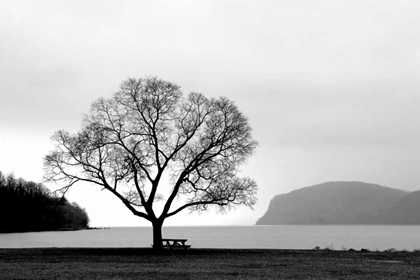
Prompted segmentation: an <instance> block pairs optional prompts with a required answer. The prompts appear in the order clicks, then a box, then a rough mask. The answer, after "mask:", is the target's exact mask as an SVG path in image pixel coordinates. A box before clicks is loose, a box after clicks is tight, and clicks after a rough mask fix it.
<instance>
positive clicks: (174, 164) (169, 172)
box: [44, 77, 257, 249]
mask: <svg viewBox="0 0 420 280" xmlns="http://www.w3.org/2000/svg"><path fill="white" fill-rule="evenodd" d="M52 139H53V142H54V143H55V147H56V148H55V150H54V151H53V152H51V153H50V154H49V155H47V156H46V157H45V160H44V167H45V170H46V172H45V179H46V181H50V182H51V181H54V182H61V183H62V182H64V185H65V187H64V188H63V189H62V191H63V192H65V191H67V190H68V188H69V187H71V186H72V185H74V184H75V183H77V182H80V181H85V182H91V183H94V184H97V185H100V186H101V187H102V188H104V189H106V190H108V191H110V192H111V193H113V194H114V195H115V196H116V197H118V198H119V199H120V200H121V201H122V202H123V203H124V205H125V206H126V207H127V208H128V209H129V210H130V211H131V212H132V213H133V214H134V215H136V216H139V217H141V218H144V219H146V220H148V221H150V222H151V223H152V225H153V244H154V247H155V248H157V249H160V248H161V247H162V225H163V222H164V220H165V219H166V218H168V217H171V216H173V215H175V214H177V213H179V212H180V211H182V210H184V209H189V210H190V211H205V210H207V209H208V207H209V206H212V205H213V206H216V207H217V208H218V210H220V211H225V210H226V209H230V208H232V207H234V206H237V205H241V204H242V205H246V206H249V207H251V208H252V206H253V205H254V204H255V202H256V192H257V185H256V183H255V181H253V180H252V179H250V178H239V177H238V176H237V173H238V171H239V170H238V168H239V166H241V165H242V164H243V163H244V162H245V161H246V159H247V158H248V157H249V156H250V155H251V154H252V153H253V151H254V150H255V148H256V146H257V142H256V141H254V140H253V139H252V137H251V128H250V126H249V124H248V120H247V118H246V117H245V116H243V115H242V113H241V112H239V111H238V109H237V107H236V106H235V104H234V103H233V102H231V101H229V100H228V99H226V98H223V97H222V98H219V99H208V98H206V97H205V96H203V95H202V94H199V93H190V94H189V95H188V96H187V97H183V95H182V92H181V91H180V88H179V87H178V86H176V85H174V84H172V83H169V82H166V81H163V80H160V79H157V78H155V77H152V78H144V79H133V78H129V79H128V80H126V81H124V82H123V83H122V85H121V87H120V90H119V91H118V92H117V93H116V94H115V95H114V96H113V98H111V99H99V100H97V101H96V102H94V103H93V104H92V107H91V110H90V113H89V114H88V115H86V116H85V117H84V120H83V125H82V129H81V131H80V132H79V133H77V134H75V135H72V134H69V133H68V132H65V131H63V130H60V131H57V132H56V133H55V134H54V136H53V137H52ZM165 191H166V192H165ZM159 205H160V206H159Z"/></svg>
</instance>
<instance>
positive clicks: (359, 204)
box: [257, 182, 420, 225]
mask: <svg viewBox="0 0 420 280" xmlns="http://www.w3.org/2000/svg"><path fill="white" fill-rule="evenodd" d="M419 214H420V191H419V192H413V193H409V192H406V191H402V190H397V189H392V188H388V187H383V186H379V185H375V184H368V183H363V182H327V183H323V184H319V185H314V186H310V187H305V188H302V189H298V190H295V191H292V192H290V193H287V194H281V195H277V196H275V197H274V198H273V199H272V200H271V202H270V205H269V207H268V210H267V212H266V213H265V214H264V216H263V217H261V218H260V219H259V220H258V221H257V225H280V224H420V217H419V216H420V215H419Z"/></svg>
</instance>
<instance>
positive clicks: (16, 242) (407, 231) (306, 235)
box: [0, 225, 420, 250]
mask: <svg viewBox="0 0 420 280" xmlns="http://www.w3.org/2000/svg"><path fill="white" fill-rule="evenodd" d="M163 237H164V238H165V237H166V238H187V239H188V242H187V243H188V244H191V245H192V246H193V247H195V248H270V249H313V248H314V247H315V246H319V247H321V248H325V247H329V248H331V249H335V250H341V249H344V248H345V249H349V248H354V249H356V250H360V249H361V248H368V249H370V250H385V249H390V248H395V249H398V250H404V249H405V250H414V249H420V226H354V225H347V226H341V225H340V226H312V225H311V226H303V225H302V226H296V225H287V226H283V225H282V226H229V227H224V226H217V227H210V226H209V227H164V228H163ZM151 244H152V228H150V227H115V228H110V229H100V230H81V231H67V232H31V233H6V234H0V248H36V247H150V245H151Z"/></svg>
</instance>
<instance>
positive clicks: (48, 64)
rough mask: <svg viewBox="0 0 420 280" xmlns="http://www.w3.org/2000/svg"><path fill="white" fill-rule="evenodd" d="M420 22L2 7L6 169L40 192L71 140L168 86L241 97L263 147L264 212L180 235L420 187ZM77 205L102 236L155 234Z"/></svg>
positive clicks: (80, 5) (342, 5) (130, 7)
mask: <svg viewBox="0 0 420 280" xmlns="http://www.w3.org/2000/svg"><path fill="white" fill-rule="evenodd" d="M419 15H420V2H419V1H404V0H395V1H386V0H377V1H373V0H360V1H351V0H330V1H326V0H325V1H324V0H311V1H310V0H307V1H304V0H278V1H268V0H266V1H264V0H263V1H262V0H259V1H243V0H240V1H239V0H238V1H210V0H209V1H197V0H192V1H121V0H119V1H104V0H102V1H92V0H90V1H87V0H83V1H76V0H74V1H56V0H51V1H46V0H37V1H30V0H28V1H19V0H10V1H9V0H2V1H0V38H1V43H0V170H1V171H2V172H3V173H10V172H13V173H14V174H15V175H16V176H17V177H23V178H24V179H26V180H32V181H36V182H40V181H41V180H42V175H43V168H42V161H43V157H44V156H45V155H46V154H47V153H48V151H50V150H51V149H52V145H51V141H50V137H51V136H52V134H53V133H54V132H55V131H56V130H59V129H65V130H68V131H71V132H77V131H78V130H79V128H80V125H81V120H82V115H83V114H84V113H88V111H89V106H90V104H91V103H92V102H93V101H95V100H96V99H97V98H99V97H106V98H107V97H111V96H112V94H113V93H114V92H115V91H117V90H118V87H119V84H120V83H121V82H122V81H123V80H124V79H126V78H127V77H145V76H157V77H159V78H161V79H164V80H167V81H170V82H173V83H176V84H178V85H179V86H181V87H182V89H183V90H184V92H185V94H187V93H189V92H191V91H196V92H201V93H203V94H204V95H206V96H209V97H211V96H215V97H218V96H226V97H228V98H229V99H231V100H234V101H235V102H236V104H237V106H238V108H239V109H240V110H241V111H242V112H243V113H244V114H245V115H246V116H248V117H249V121H250V123H251V126H252V127H253V137H254V138H255V139H256V140H258V142H259V144H260V145H259V148H258V150H257V153H256V154H255V155H254V156H253V157H252V158H250V160H249V162H248V163H247V165H246V166H244V167H243V169H242V170H243V173H244V174H246V176H249V177H252V178H254V179H255V180H256V181H257V183H258V185H259V188H260V190H259V194H258V198H259V202H258V204H257V205H256V207H255V210H254V211H252V210H249V209H247V208H238V209H237V210H236V211H234V212H230V213H229V214H228V215H224V216H220V215H216V214H215V213H213V212H210V213H208V214H203V215H197V214H194V215H187V213H184V214H179V215H177V217H171V218H169V219H168V220H167V222H166V223H165V225H215V224H223V225H226V224H244V225H251V224H254V223H255V221H256V220H257V219H258V218H259V217H260V216H262V215H263V214H264V212H265V211H266V209H267V207H268V204H269V201H270V199H271V198H272V197H273V196H274V195H276V194H281V193H286V192H289V191H291V190H294V189H298V188H301V187H305V186H309V185H314V184H318V183H322V182H326V181H338V180H343V181H353V180H356V181H364V182H368V183H376V184H380V185H384V186H388V187H393V188H398V189H405V190H420V172H419V168H420V16H419ZM47 186H49V187H50V188H52V189H53V188H54V186H52V185H47ZM68 198H69V200H71V201H76V202H77V203H79V204H80V205H81V206H82V207H85V208H86V209H87V211H88V213H89V215H90V218H91V225H92V226H140V225H148V223H147V221H143V220H141V219H140V218H137V217H134V216H133V215H132V214H131V212H129V211H128V210H126V209H125V208H124V206H122V205H121V202H120V201H119V200H118V199H117V198H114V197H113V196H112V195H111V194H108V193H106V192H105V191H101V190H100V188H99V187H97V186H93V185H87V184H81V185H76V186H74V188H73V189H72V190H71V191H70V193H69V194H68Z"/></svg>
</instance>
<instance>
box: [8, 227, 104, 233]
mask: <svg viewBox="0 0 420 280" xmlns="http://www.w3.org/2000/svg"><path fill="white" fill-rule="evenodd" d="M99 229H110V228H109V227H87V228H60V229H51V230H21V231H15V230H0V234H2V233H26V232H47V231H77V230H99Z"/></svg>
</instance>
